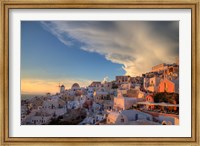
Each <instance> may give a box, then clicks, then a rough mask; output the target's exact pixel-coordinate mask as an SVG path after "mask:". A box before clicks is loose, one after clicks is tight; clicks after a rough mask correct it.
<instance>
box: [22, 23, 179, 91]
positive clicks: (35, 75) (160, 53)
mask: <svg viewBox="0 0 200 146" xmlns="http://www.w3.org/2000/svg"><path fill="white" fill-rule="evenodd" d="M178 56H179V23H178V21H22V22H21V91H22V94H44V93H46V92H50V93H56V92H59V88H58V85H59V83H60V84H64V85H65V87H66V88H70V87H71V86H72V84H73V83H78V84H79V85H80V86H82V87H85V86H88V85H89V84H90V83H91V82H92V81H103V80H107V81H112V80H114V79H115V76H118V75H130V76H138V75H141V74H142V73H146V72H148V71H150V70H151V67H152V66H154V65H157V64H160V63H174V62H175V60H176V58H177V57H178Z"/></svg>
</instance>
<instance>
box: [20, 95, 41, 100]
mask: <svg viewBox="0 0 200 146" xmlns="http://www.w3.org/2000/svg"><path fill="white" fill-rule="evenodd" d="M35 96H43V94H21V100H25V99H29V98H32V97H35Z"/></svg>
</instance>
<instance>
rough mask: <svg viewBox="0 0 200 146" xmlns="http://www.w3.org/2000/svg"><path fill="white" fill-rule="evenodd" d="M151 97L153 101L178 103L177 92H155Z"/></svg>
mask: <svg viewBox="0 0 200 146" xmlns="http://www.w3.org/2000/svg"><path fill="white" fill-rule="evenodd" d="M153 98H154V102H155V103H160V102H165V103H171V104H174V103H176V104H179V94H177V93H167V92H162V93H156V94H155V95H154V96H153Z"/></svg>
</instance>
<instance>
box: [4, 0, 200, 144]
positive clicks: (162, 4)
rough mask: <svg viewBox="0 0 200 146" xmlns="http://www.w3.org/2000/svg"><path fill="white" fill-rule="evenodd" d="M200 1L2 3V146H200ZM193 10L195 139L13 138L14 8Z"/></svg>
mask: <svg viewBox="0 0 200 146" xmlns="http://www.w3.org/2000/svg"><path fill="white" fill-rule="evenodd" d="M199 2H200V1H199V0H191V1H187V0H181V1H135V0H133V1H122V0H119V1H114V0H109V1H104V0H98V1H95V2H94V1H90V0H87V1H73V0H68V1H62V0H58V1H49V0H42V1H37V0H30V1H20V0H13V1H8V0H2V1H1V13H2V15H1V44H2V45H1V51H0V58H1V61H0V62H1V68H2V69H1V75H0V77H1V78H0V83H1V90H0V91H1V92H0V94H1V96H0V97H1V99H0V100H1V116H0V117H1V129H2V130H1V144H2V145H16V144H19V145H21V144H25V145H35V144H37V145H44V144H47V145H48V144H53V145H56V144H63V145H72V144H76V145H121V144H123V145H125V144H132V145H147V144H151V145H199V123H198V119H199V111H200V107H199V106H198V104H199V91H198V89H199V65H200V63H199V55H200V54H199V49H200V48H199V12H200V10H199ZM73 8H77V9H102V8H104V9H190V10H191V13H192V20H191V23H192V24H191V26H192V30H191V34H192V35H191V36H192V47H191V48H192V69H191V71H192V79H191V80H192V96H191V97H192V99H191V100H192V106H191V107H192V109H191V112H192V114H191V115H192V118H191V129H192V134H191V135H192V136H191V137H187V138H185V137H172V138H170V137H162V138H158V137H143V138H142V137H127V138H124V137H123V138H121V137H120V138H119V137H101V138H100V137H67V138H66V137H65V138H64V137H51V138H50V137H48V138H45V137H40V138H38V137H29V138H22V137H9V10H11V9H73Z"/></svg>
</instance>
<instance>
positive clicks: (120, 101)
mask: <svg viewBox="0 0 200 146" xmlns="http://www.w3.org/2000/svg"><path fill="white" fill-rule="evenodd" d="M136 103H137V98H132V97H123V95H122V93H121V92H119V93H118V96H117V97H116V98H114V107H113V108H114V109H116V110H125V109H129V108H131V107H132V106H133V104H136Z"/></svg>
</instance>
